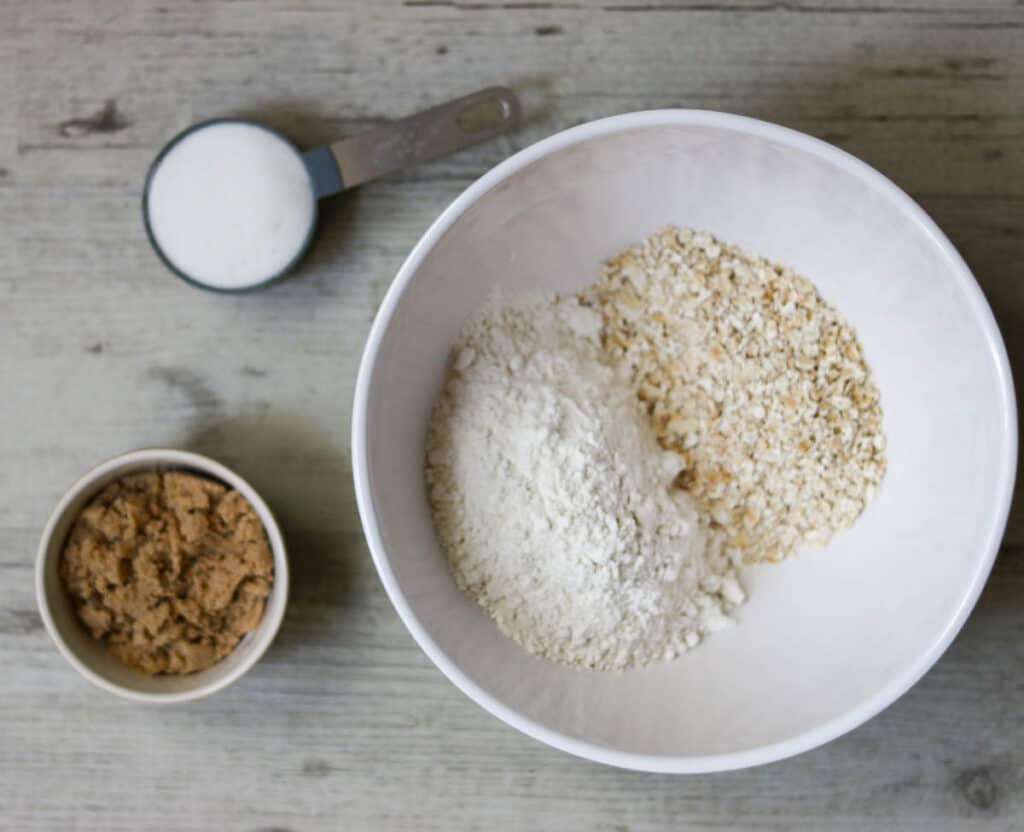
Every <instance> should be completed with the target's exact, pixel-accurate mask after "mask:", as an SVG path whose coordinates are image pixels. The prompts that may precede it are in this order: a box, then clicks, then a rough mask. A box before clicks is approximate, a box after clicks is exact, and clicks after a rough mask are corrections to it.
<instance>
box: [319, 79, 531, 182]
mask: <svg viewBox="0 0 1024 832" xmlns="http://www.w3.org/2000/svg"><path fill="white" fill-rule="evenodd" d="M519 118H520V107H519V99H517V98H516V96H515V93H513V92H512V91H511V90H509V89H506V88H505V87H489V88H488V89H485V90H480V92H475V93H473V94H472V95H467V96H466V97H465V98H459V99H456V100H455V101H450V102H448V103H447V104H441V105H440V106H438V107H432V108H431V109H429V110H424V111H423V112H422V113H417V114H416V115H414V116H409V117H408V118H403V119H402V120H401V121H396V122H393V123H391V124H384V125H381V126H380V127H375V128H373V129H372V130H367V131H366V132H365V133H357V134H356V135H355V136H349V137H348V138H345V139H341V140H339V141H336V142H334V143H333V144H331V145H330V146H329V150H330V154H331V156H333V157H334V162H335V164H337V166H338V171H339V173H340V174H341V183H340V184H341V187H342V188H353V187H355V186H356V185H361V184H362V183H363V182H368V181H369V180H371V179H377V178H378V177H381V176H384V175H385V174H388V173H391V172H392V171H395V170H398V169H399V168H402V167H405V166H406V165H409V164H411V163H413V162H424V161H426V160H428V159H436V158H437V157H438V156H444V155H445V154H447V153H453V152H454V151H456V150H461V149H462V148H464V147H468V146H469V145H471V144H476V143H477V142H482V141H484V140H486V139H490V138H493V137H494V136H497V135H499V134H501V133H504V132H505V131H506V130H508V129H509V128H510V127H512V126H513V125H515V124H516V123H517V122H518V121H519Z"/></svg>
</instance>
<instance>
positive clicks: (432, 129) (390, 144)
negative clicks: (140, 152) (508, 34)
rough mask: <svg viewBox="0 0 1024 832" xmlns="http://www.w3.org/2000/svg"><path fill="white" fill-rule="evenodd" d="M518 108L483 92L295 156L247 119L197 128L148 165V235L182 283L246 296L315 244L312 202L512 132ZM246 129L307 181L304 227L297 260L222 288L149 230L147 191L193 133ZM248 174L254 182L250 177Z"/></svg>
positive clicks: (503, 91) (494, 90)
mask: <svg viewBox="0 0 1024 832" xmlns="http://www.w3.org/2000/svg"><path fill="white" fill-rule="evenodd" d="M520 114H521V110H520V106H519V101H518V99H517V98H516V96H515V94H514V93H513V92H512V91H511V90H509V89H507V88H505V87H489V88H487V89H484V90H480V91H479V92H475V93H473V94H471V95H467V96H465V97H463V98H458V99H456V100H454V101H450V102H448V103H447V104H441V105H440V106H437V107H432V108H431V109H429V110H424V111H423V112H420V113H417V114H416V115H413V116H409V117H407V118H404V119H401V120H400V121H396V122H392V123H389V124H383V125H381V126H379V127H375V128H373V129H370V130H367V131H365V132H363V133H357V134H356V135H354V136H349V137H346V138H344V139H340V140H338V141H336V142H333V143H331V144H329V145H324V146H322V147H316V148H313V149H312V150H308V151H305V152H303V151H301V150H300V149H299V148H298V147H296V146H295V145H294V144H293V143H292V142H291V141H290V140H289V139H288V138H287V137H286V136H284V135H282V134H281V133H280V132H279V131H276V130H274V129H272V128H270V127H267V126H266V125H264V124H261V123H260V122H257V121H251V120H249V119H232V118H217V119H210V120H208V121H203V122H200V123H198V124H195V125H193V126H191V127H189V128H187V129H186V130H184V131H182V132H181V133H179V134H178V135H176V136H175V137H174V138H172V139H171V140H170V141H169V142H168V143H167V144H166V145H165V146H164V147H163V149H162V150H161V151H160V153H159V154H158V155H157V157H156V158H155V159H154V160H153V163H152V165H151V166H150V168H149V172H148V174H147V176H146V184H145V187H144V189H143V195H142V213H143V221H144V223H145V228H146V234H147V236H148V238H149V241H150V243H151V245H152V246H153V249H154V250H155V251H156V253H157V255H158V256H159V257H160V259H161V260H162V261H163V263H164V264H165V265H166V266H167V268H169V269H170V270H171V271H172V272H173V273H174V274H176V275H178V276H179V277H181V278H182V279H183V280H185V281H187V282H188V283H191V284H192V285H194V286H198V287H199V288H202V289H207V290H210V291H216V292H228V293H236V292H247V291H252V290H254V289H261V288H263V287H265V286H269V285H270V284H272V283H276V282H277V281H279V280H281V279H282V278H283V277H285V275H287V274H288V272H290V271H291V270H292V269H293V268H294V267H295V266H296V265H297V264H298V262H299V261H300V260H301V259H302V257H303V256H304V255H305V253H306V251H307V250H308V249H309V245H310V243H311V242H312V239H313V232H314V230H315V227H316V220H317V213H318V212H317V202H318V201H319V200H320V199H323V198H324V197H329V196H333V195H334V194H337V193H340V192H341V191H344V190H348V189H350V188H354V187H356V186H358V185H361V184H363V183H364V182H368V181H370V180H371V179H377V178H379V177H381V176H385V175H386V174H389V173H392V172H393V171H395V170H398V169H399V168H403V167H406V166H407V165H410V164H412V163H414V162H423V161H427V160H429V159H435V158H437V157H439V156H444V155H446V154H448V153H453V152H455V151H456V150H460V149H462V148H464V147H468V146H470V145H473V144H476V143H478V142H482V141H485V140H487V139H490V138H493V137H495V136H497V135H499V134H501V133H503V132H505V131H506V130H508V129H510V128H511V127H513V126H514V125H515V124H516V123H518V121H519V119H520ZM232 123H233V124H245V125H249V126H252V127H257V128H260V129H262V130H266V131H267V132H268V133H270V134H272V135H274V136H276V137H277V138H278V139H280V140H281V141H282V142H283V143H284V144H285V145H286V146H287V147H289V148H291V149H292V150H293V151H294V152H295V154H296V156H297V157H298V159H299V160H301V163H302V165H303V167H304V168H305V171H306V173H307V174H308V180H309V188H310V199H311V202H312V210H311V212H310V220H309V228H308V229H307V231H306V235H305V239H304V241H303V242H302V244H301V246H300V247H299V248H298V251H297V253H296V254H295V256H294V257H293V258H292V259H291V260H290V261H289V262H288V263H287V264H286V265H284V266H283V267H282V268H280V269H278V270H277V271H275V272H273V273H272V274H269V275H267V276H265V277H263V278H262V279H259V280H256V281H255V282H252V283H247V284H244V285H241V286H238V287H224V286H217V285H213V284H211V283H209V282H205V281H204V280H202V279H200V278H197V277H196V276H195V275H193V274H189V273H188V272H187V271H186V270H185V269H184V268H182V267H181V266H180V265H179V264H178V263H175V262H174V260H173V259H172V258H171V257H170V256H169V255H168V253H167V252H166V251H165V250H164V248H163V247H162V246H161V244H160V240H159V237H158V234H157V233H156V232H155V231H154V228H153V223H152V222H151V216H150V204H149V203H150V199H149V197H150V191H151V187H152V183H153V180H154V177H155V176H156V173H157V171H159V170H160V166H161V164H162V163H163V162H164V160H165V159H166V158H167V157H168V154H170V153H171V151H172V150H174V148H175V147H176V146H177V145H178V144H179V143H180V142H182V141H183V140H184V139H186V138H188V137H190V136H193V135H194V134H196V133H197V132H199V131H202V130H205V129H209V128H211V127H214V126H216V125H222V124H232ZM253 175H254V176H255V175H258V171H254V172H253Z"/></svg>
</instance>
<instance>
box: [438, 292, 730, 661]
mask: <svg viewBox="0 0 1024 832" xmlns="http://www.w3.org/2000/svg"><path fill="white" fill-rule="evenodd" d="M600 327H601V317H600V315H599V314H598V313H597V312H596V310H594V309H590V308H586V307H584V306H581V305H580V303H579V301H578V300H577V299H576V298H568V299H564V300H560V299H558V298H557V297H556V296H555V295H543V296H532V297H531V296H526V297H519V298H516V299H515V300H507V299H505V298H503V297H502V296H500V295H496V296H494V297H493V298H492V299H491V301H490V302H489V303H488V304H487V305H486V306H485V307H484V308H483V309H482V310H480V312H479V313H478V314H477V315H476V316H475V317H474V318H473V319H472V320H471V321H470V322H469V323H468V324H467V326H466V327H465V329H464V330H463V332H462V335H461V337H460V338H459V341H458V344H457V345H456V349H455V358H454V363H453V370H452V374H451V377H450V379H449V381H448V384H447V386H446V387H445V390H444V393H443V395H442V396H441V398H440V400H439V402H438V404H437V406H436V408H435V411H434V414H433V418H432V420H431V422H430V428H429V434H428V439H427V447H428V452H427V472H426V476H427V483H428V487H429V492H430V498H431V501H432V504H433V507H434V512H435V521H436V525H437V530H438V533H439V535H440V538H441V541H442V544H443V545H444V547H445V549H446V550H447V553H448V558H449V560H450V563H451V566H452V568H453V570H454V573H455V577H456V580H457V581H458V584H459V586H460V587H462V588H463V589H464V590H467V591H468V592H469V593H470V594H472V595H473V596H474V597H476V598H477V600H478V601H479V602H480V604H481V605H482V606H484V607H485V608H486V609H487V611H488V612H489V613H490V614H491V615H492V617H493V618H494V619H495V621H496V622H497V624H498V626H499V627H500V628H501V630H502V631H503V632H504V633H505V634H506V635H508V636H510V637H511V638H513V639H515V640H516V641H517V642H519V644H521V645H522V646H523V647H524V648H525V649H526V650H528V651H529V652H531V653H535V654H539V655H541V656H545V657H547V658H549V659H554V660H556V661H560V662H564V663H566V664H571V665H579V666H583V667H589V668H599V669H623V668H627V667H632V666H636V665H643V664H647V663H649V662H651V661H655V660H658V659H668V658H672V657H674V656H676V655H677V654H679V653H681V652H684V651H685V650H686V649H687V648H688V647H692V646H693V645H695V644H696V643H697V642H698V641H699V640H700V636H701V634H702V633H705V632H709V631H712V630H716V629H718V628H720V627H722V626H724V625H726V624H727V623H729V618H728V617H727V614H728V612H729V611H730V610H731V609H732V608H733V607H734V606H735V605H736V604H738V603H740V602H741V601H742V600H743V592H742V590H741V589H740V585H739V582H738V581H737V579H736V575H735V571H734V569H733V567H732V564H731V563H729V561H728V559H727V558H725V557H723V556H722V554H721V553H720V552H718V551H715V550H713V549H712V548H710V547H708V546H707V541H706V540H705V539H704V534H703V532H702V531H701V529H700V527H699V523H698V520H697V514H696V511H695V508H694V506H693V502H692V500H691V499H690V497H689V496H688V495H686V494H684V493H682V492H680V491H678V490H677V491H675V493H672V489H671V484H672V481H673V480H674V478H675V477H676V476H677V475H678V473H679V471H680V461H679V458H678V457H677V456H676V455H675V454H672V453H666V452H665V451H663V450H661V449H660V448H659V447H658V444H657V442H656V440H655V437H654V434H653V433H652V432H651V429H650V426H649V424H648V420H647V417H646V415H645V413H644V411H643V408H642V407H641V405H640V402H639V401H638V400H637V398H636V395H635V392H634V390H633V388H632V385H631V384H630V383H629V381H628V377H627V376H626V375H625V374H622V373H617V372H616V371H615V370H614V369H613V368H612V367H611V366H610V365H609V364H608V363H607V362H606V361H605V360H604V358H603V356H602V353H601V346H600V338H599V332H600Z"/></svg>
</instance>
